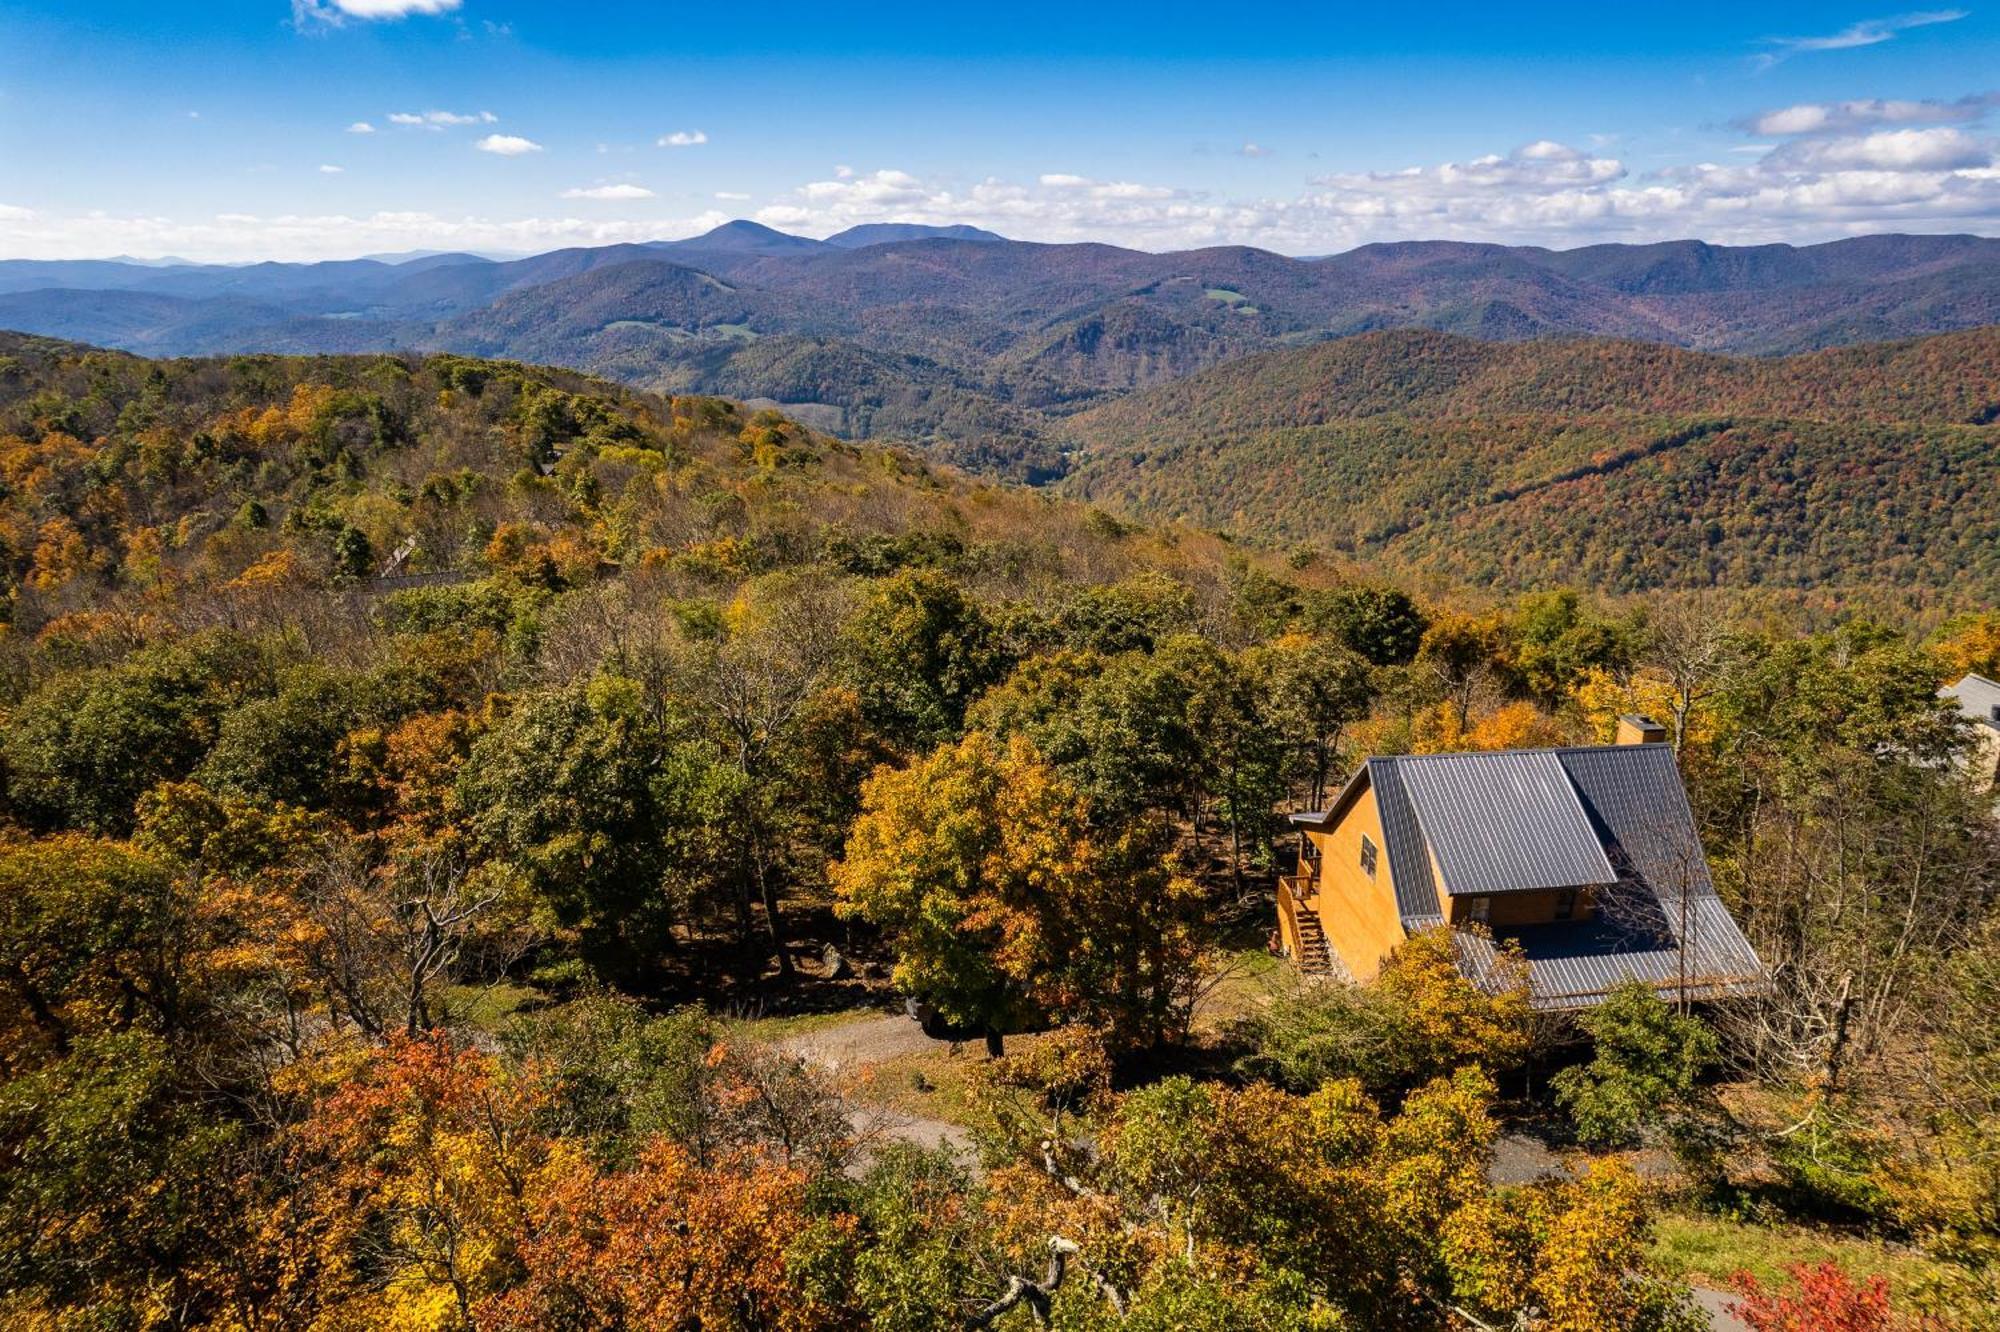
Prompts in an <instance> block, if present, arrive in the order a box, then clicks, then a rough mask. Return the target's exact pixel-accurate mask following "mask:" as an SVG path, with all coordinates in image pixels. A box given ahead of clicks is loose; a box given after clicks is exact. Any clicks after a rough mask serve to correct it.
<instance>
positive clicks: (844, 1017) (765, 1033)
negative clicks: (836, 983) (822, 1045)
mask: <svg viewBox="0 0 2000 1332" xmlns="http://www.w3.org/2000/svg"><path fill="white" fill-rule="evenodd" d="M886 1011H888V1010H886V1009H883V1008H874V1007H867V1006H861V1007H855V1008H836V1009H832V1010H829V1011H827V1012H824V1013H772V1014H770V1015H768V1016H757V1017H749V1016H744V1017H731V1018H729V1019H728V1022H729V1029H730V1030H731V1031H733V1032H735V1033H736V1034H737V1035H739V1036H741V1037H743V1038H744V1039H746V1040H753V1041H781V1040H784V1039H785V1038H786V1037H788V1036H804V1035H807V1034H809V1033H811V1032H815V1031H824V1030H826V1029H827V1028H829V1027H839V1026H844V1025H845V1024H847V1023H849V1022H865V1021H867V1020H868V1019H869V1018H878V1017H881V1016H882V1014H883V1013H884V1012H886Z"/></svg>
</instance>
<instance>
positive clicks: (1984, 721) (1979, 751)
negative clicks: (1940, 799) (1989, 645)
mask: <svg viewBox="0 0 2000 1332" xmlns="http://www.w3.org/2000/svg"><path fill="white" fill-rule="evenodd" d="M1938 697H1939V698H1947V699H1950V700H1951V701H1952V702H1953V703H1955V704H1957V705H1958V710H1959V711H1960V712H1961V713H1963V714H1965V720H1966V721H1967V722H1968V723H1969V724H1970V725H1971V727H1972V735H1973V748H1972V756H1971V759H1970V760H1969V761H1970V762H1971V763H1972V765H1973V767H1974V769H1975V770H1976V772H1977V773H1978V775H1979V776H1980V777H1982V778H1983V779H1984V780H1985V781H1986V784H1987V785H1989V786H1990V785H1992V784H1993V778H1994V773H1995V771H1996V770H1997V769H2000V683H1996V682H1995V681H1992V680H1989V679H1987V678H1986V677H1985V676H1983V675H1968V676H1966V677H1965V678H1964V679H1963V680H1960V681H1959V682H1958V683H1957V684H1948V685H1946V686H1945V687H1944V688H1942V689H1940V690H1938Z"/></svg>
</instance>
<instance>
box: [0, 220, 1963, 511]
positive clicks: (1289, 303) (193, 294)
mask: <svg viewBox="0 0 2000 1332" xmlns="http://www.w3.org/2000/svg"><path fill="white" fill-rule="evenodd" d="M1993 322H2000V240H1990V239H1983V238H1979V237H1972V236H1868V237H1859V238H1855V239H1852V240H1844V241H1837V242H1833V243H1830V244H1824V245H1814V246H1805V247H1793V246H1787V245H1764V246H1752V247H1727V246H1714V245H1708V244H1705V243H1702V242H1699V241H1677V242H1669V243H1663V244H1656V245H1597V246H1589V247H1585V248H1582V249H1575V250H1547V249H1540V248H1534V247H1510V246H1501V245H1480V244H1463V243H1457V242H1407V243H1398V244H1385V245H1369V246H1364V247H1362V248H1360V249H1357V250H1353V251H1349V252H1347V253H1344V254H1338V255H1333V256H1329V257H1325V258H1318V259H1294V258H1287V257H1285V256H1282V255H1277V254H1273V253H1270V252H1268V251H1264V250H1258V249H1253V248H1248V247H1243V246H1221V247H1215V248H1211V249H1203V250H1192V251H1184V252H1178V253H1169V254H1153V253H1145V252H1141V251H1137V250H1128V249H1121V248H1118V247H1116V246H1111V245H1101V244H1073V245H1043V244H1030V243H1025V242H1020V241H1011V240H1006V239H1004V238H1002V237H999V236H996V235H994V234H993V233H991V232H984V231H979V230H977V229H975V228H970V227H942V228H940V227H918V226H908V225H902V224H888V225H871V226H863V227H856V228H854V229H852V230H850V231H847V232H844V233H841V234H840V235H837V236H833V237H830V238H828V239H826V240H814V239H809V238H806V237H801V236H792V235H787V234H785V233H782V232H778V231H774V230H771V229H770V228H768V227H763V226H760V225H758V224H756V223H752V222H732V223H728V224H725V225H724V226H721V227H718V228H716V229H715V230H714V231H711V232H708V233H706V234H704V235H701V236H697V237H694V238H691V239H688V240H681V241H670V242H654V243H646V244H626V245H610V246H601V247H594V248H578V249H565V250H557V251H552V252H550V253H547V254H540V255H535V256H532V257H529V258H524V259H515V260H495V259H491V258H484V257H481V256H478V255H471V254H462V253H443V254H423V255H420V256H418V257H414V258H407V259H402V260H400V261H397V260H396V259H395V257H391V258H389V259H380V258H378V259H358V260H347V261H337V262H328V263H316V264H282V263H262V264H250V265H241V266H219V265H193V264H172V263H168V264H159V263H136V262H124V261H112V260H104V261H59V262H41V261H25V260H13V261H0V328H11V329H18V330H22V331H25V332H31V333H38V334H44V335H48V336H54V337H61V338H68V339H73V340H77V341H82V342H90V343H96V344H100V345H107V346H112V347H118V348H123V349H126V350H131V351H137V352H142V353H146V354H151V355H193V354H213V353H240V352H254V351H269V352H294V353H310V352H360V351H376V350H390V349H418V350H448V351H457V352H463V353H467V354H476V355H485V356H502V357H509V358H515V359H523V360H531V361H538V362H546V363H550V364H556V365H563V366H570V367H574V368H578V369H583V370H588V371H592V372H595V373H599V374H603V375H606V376H608V377H611V378H615V379H618V380H620V381H623V382H626V383H629V384H633V385H636V386H639V387H642V388H648V389H656V390H664V391H679V392H687V391H695V392H707V393H720V394H726V395H730V396H734V397H740V398H746V399H751V400H756V401H766V402H771V403H776V404H780V405H782V406H783V407H784V408H785V409H786V410H787V411H789V412H791V413H793V414H794V415H795V416H797V417H799V418H800V419H802V420H805V421H807V422H809V423H811V424H813V425H815V426H817V427H820V428H823V429H826V430H829V431H834V432H838V433H841V434H845V435H849V436H855V437H860V436H876V437H891V438H897V439H901V440H905V441H909V442H913V443H919V444H926V445H929V446H931V447H932V448H933V450H934V451H936V452H939V453H941V454H942V455H944V456H946V457H948V458H951V459H953V460H955V461H960V462H964V463H969V464H971V465H974V466H977V467H982V468H985V469H988V470H994V471H999V472H1003V473H1009V474H1012V475H1015V476H1020V477H1027V478H1029V479H1046V478H1048V477H1052V476H1054V475H1057V474H1059V473H1060V472H1062V471H1063V470H1064V469H1065V467H1066V466H1067V463H1066V461H1065V458H1064V454H1065V450H1066V448H1067V447H1068V445H1067V441H1068V438H1069V436H1070V434H1071V431H1070V428H1069V426H1068V425H1067V423H1066V421H1067V418H1069V417H1070V416H1072V415H1075V414H1077V413H1079V412H1085V411H1088V410H1090V409H1093V408H1098V407H1102V406H1104V405H1105V404H1107V403H1110V402H1112V401H1114V400H1116V399H1118V398H1120V397H1123V396H1125V395H1127V394H1131V393H1133V392H1136V391H1141V390H1146V389H1149V388H1152V387H1155V386H1158V385H1161V384H1166V383H1169V382H1171V381H1174V380H1177V379H1181V378H1183V377H1185V376H1187V375H1190V374H1194V373H1197V372H1200V371H1203V370H1206V369H1208V368H1210V367H1214V366H1218V365H1221V364H1223V363H1225V362H1230V361H1234V360H1237V359H1238V358H1241V357H1244V356H1246V355H1249V354H1252V353H1257V352H1262V351H1267V350H1271V349H1278V348H1286V347H1300V346H1308V345H1310V344H1314V343H1318V342H1322V341H1325V340H1328V339H1332V338H1339V337H1344V336H1347V335H1351V334H1357V333H1365V332H1369V331H1373V330H1380V329H1390V328H1419V329H1430V330H1437V331H1442V332H1449V333H1457V334H1463V335H1468V336H1470V337H1473V338H1477V339H1481V340H1487V341H1501V342H1511V341H1523V340H1528V339H1540V338H1549V337H1569V336H1584V335H1588V336H1597V337H1613V338H1622V339H1633V340H1643V341H1647V342H1653V343H1659V344H1665V345H1669V346H1677V347H1684V348H1689V349H1693V350H1700V351H1719V352H1736V353H1754V354H1762V355H1771V354H1781V353H1789V352H1800V351H1807V350H1812V349H1816V348H1823V347H1833V346H1841V345H1846V344H1850V343H1858V342H1866V341H1874V340H1881V339H1890V338H1899V337H1908V336H1912V335H1917V334H1925V333H1934V332H1940V331H1946V330H1952V329H1961V328H1969V327H1974V326H1977V325H1981V324H1988V323H1993Z"/></svg>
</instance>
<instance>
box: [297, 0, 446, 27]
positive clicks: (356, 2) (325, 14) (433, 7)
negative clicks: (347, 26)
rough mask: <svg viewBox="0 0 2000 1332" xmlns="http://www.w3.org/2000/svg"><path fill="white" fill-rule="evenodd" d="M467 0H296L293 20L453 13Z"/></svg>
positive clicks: (331, 23) (334, 21) (332, 23)
mask: <svg viewBox="0 0 2000 1332" xmlns="http://www.w3.org/2000/svg"><path fill="white" fill-rule="evenodd" d="M462 3H463V0H292V22H294V23H296V24H297V25H299V26H300V27H304V26H306V25H307V24H308V23H322V24H325V25H326V26H328V27H335V28H337V27H339V26H340V25H342V24H343V23H345V22H347V21H348V20H349V19H360V20H361V21H363V22H378V21H381V20H384V19H404V18H409V17H410V16H411V15H413V14H449V13H451V12H452V11H453V10H455V9H457V8H458V7H459V5H460V4H462Z"/></svg>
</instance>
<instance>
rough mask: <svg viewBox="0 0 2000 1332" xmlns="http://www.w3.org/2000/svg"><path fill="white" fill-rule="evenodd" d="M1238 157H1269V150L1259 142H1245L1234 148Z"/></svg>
mask: <svg viewBox="0 0 2000 1332" xmlns="http://www.w3.org/2000/svg"><path fill="white" fill-rule="evenodd" d="M1236 154H1237V156H1239V157H1269V156H1270V155H1271V150H1270V149H1269V148H1266V147H1265V146H1264V145H1263V144H1261V143H1245V144H1244V145H1243V146H1242V147H1241V148H1238V149H1237V150H1236Z"/></svg>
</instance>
